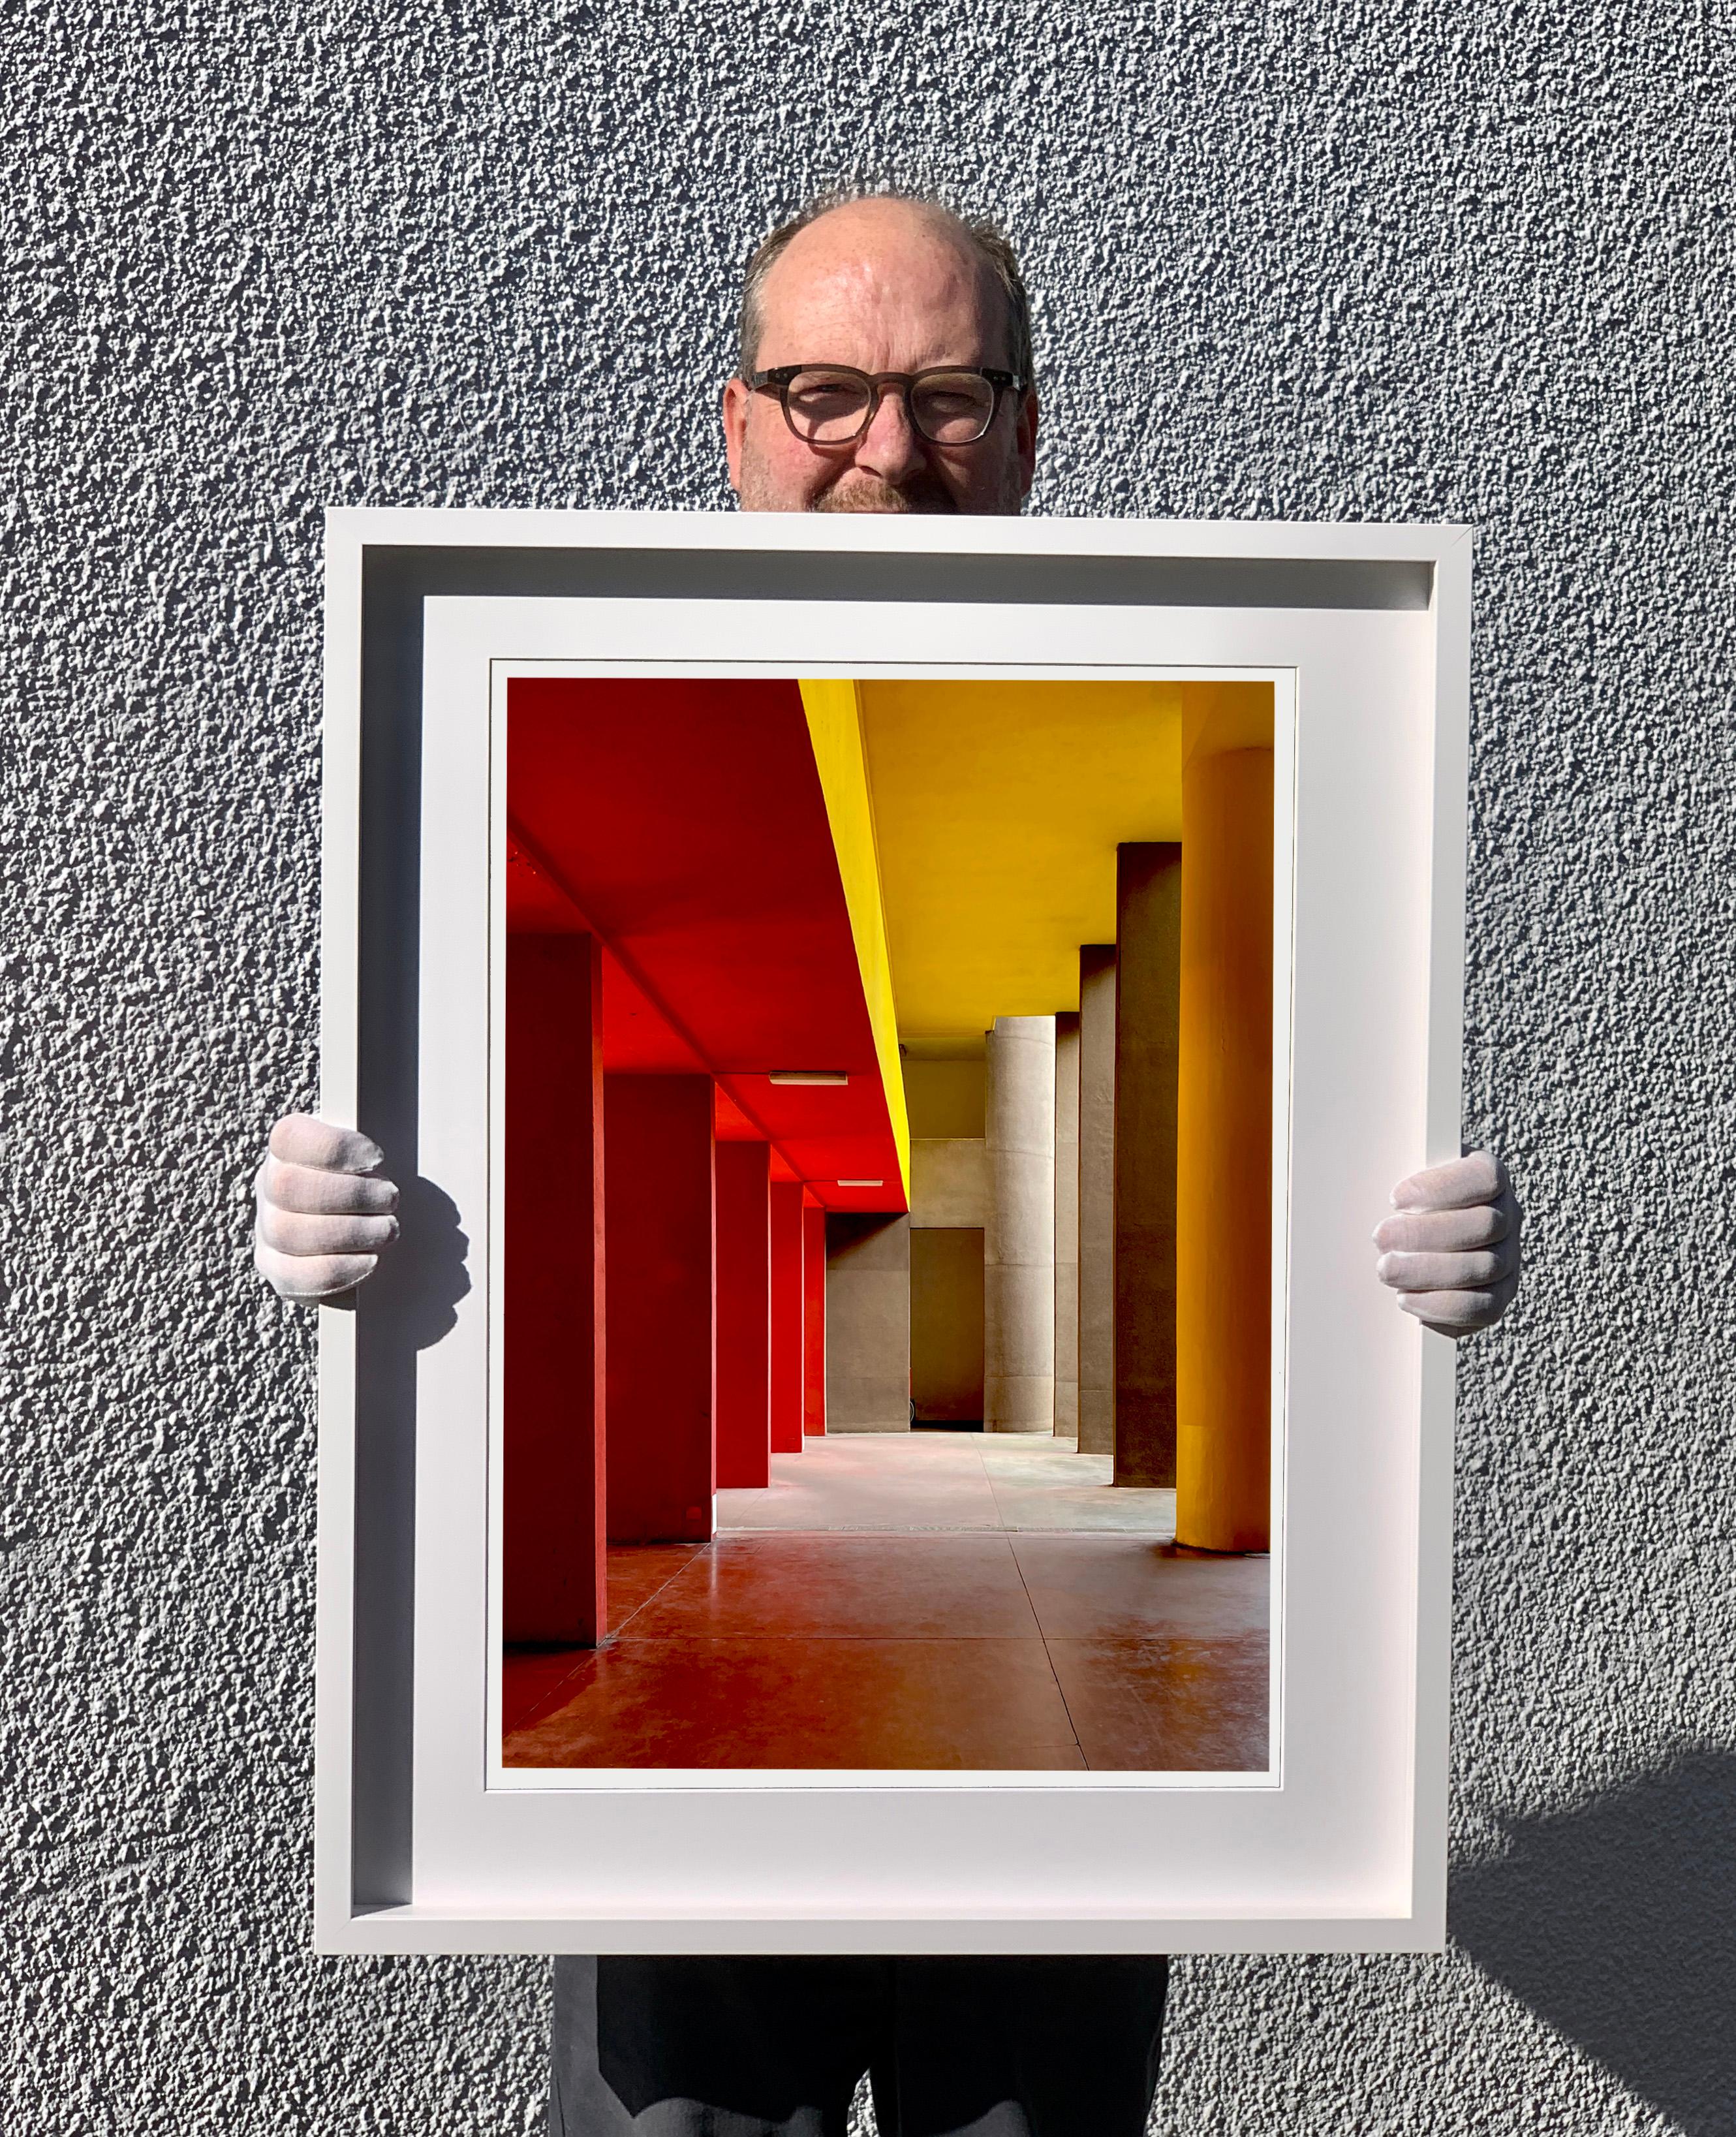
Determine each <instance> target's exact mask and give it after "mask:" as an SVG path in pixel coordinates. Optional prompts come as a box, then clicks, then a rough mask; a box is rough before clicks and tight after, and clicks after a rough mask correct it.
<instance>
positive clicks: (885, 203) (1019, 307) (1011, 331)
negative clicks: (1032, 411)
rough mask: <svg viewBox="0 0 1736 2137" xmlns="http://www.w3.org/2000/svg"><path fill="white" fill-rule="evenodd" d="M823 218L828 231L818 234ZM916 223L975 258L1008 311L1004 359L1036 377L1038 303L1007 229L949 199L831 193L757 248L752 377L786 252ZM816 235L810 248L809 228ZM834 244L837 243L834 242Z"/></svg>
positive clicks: (744, 358) (745, 329)
mask: <svg viewBox="0 0 1736 2137" xmlns="http://www.w3.org/2000/svg"><path fill="white" fill-rule="evenodd" d="M821 222H824V224H825V228H824V230H819V231H816V230H815V226H816V225H817V224H819V223H821ZM901 226H902V231H905V232H909V231H912V227H914V228H916V229H919V230H921V231H923V233H924V234H925V235H926V236H930V237H931V238H932V239H934V240H936V241H938V242H939V243H940V244H941V246H946V248H948V249H949V250H951V251H953V252H955V253H956V254H957V255H958V256H960V258H961V259H962V260H965V261H967V262H969V263H970V265H971V266H972V267H973V269H974V270H975V273H976V274H977V275H979V276H980V278H981V280H982V283H983V287H984V290H985V294H993V295H994V299H995V301H997V302H998V303H999V304H1000V305H1001V307H1002V308H1003V309H1004V314H1005V338H1004V343H1003V347H1004V355H1003V356H1002V357H1001V358H1000V359H999V361H1000V363H1001V364H1002V366H1003V367H1004V368H1005V369H1006V370H1008V371H1013V372H1017V373H1018V374H1019V377H1021V378H1023V379H1024V380H1025V381H1026V382H1030V381H1031V379H1032V377H1033V361H1032V348H1031V300H1030V297H1029V295H1028V293H1027V291H1026V289H1025V286H1024V277H1023V275H1021V274H1020V273H1019V261H1018V258H1017V256H1016V255H1015V254H1014V251H1013V247H1012V245H1011V243H1010V242H1009V240H1008V238H1007V237H1006V236H1005V234H1004V232H1003V231H1001V230H1000V229H999V227H998V226H996V225H995V224H994V223H992V222H990V221H988V220H987V219H986V218H985V217H965V216H962V215H960V214H958V213H956V211H954V210H953V209H951V208H950V207H946V205H945V204H944V203H943V202H940V201H936V200H930V199H928V198H927V197H926V196H925V195H922V194H920V193H845V194H835V195H834V194H829V195H826V196H824V197H822V198H821V199H819V200H817V201H814V202H810V204H809V205H808V206H807V207H805V208H804V209H802V211H801V212H800V214H798V215H795V216H792V217H790V221H788V222H785V223H780V225H779V226H778V227H777V228H776V230H774V231H772V232H771V235H770V236H768V237H766V238H765V239H764V240H763V241H761V244H760V245H759V246H757V248H756V251H755V252H754V255H753V257H752V258H751V260H749V261H748V263H747V271H746V275H744V276H743V277H742V309H741V314H740V318H739V322H738V338H737V362H738V363H739V365H740V368H741V372H742V377H744V378H746V377H748V376H749V375H750V374H751V372H755V371H756V370H758V369H759V368H761V358H760V343H761V338H762V335H763V333H764V323H765V309H764V291H765V289H766V283H767V281H768V280H770V279H771V276H772V275H773V273H774V272H775V270H776V268H777V265H778V263H779V262H780V260H782V259H783V257H784V256H785V253H787V252H790V251H792V250H795V251H796V253H797V266H798V268H800V265H801V264H802V261H803V258H804V256H805V254H807V253H811V252H813V251H815V249H816V244H815V241H816V240H817V241H819V246H822V247H823V248H824V251H826V252H828V253H832V254H834V255H835V253H836V252H837V251H839V249H840V248H841V247H842V246H844V244H845V243H847V242H848V240H849V238H850V237H856V238H858V239H859V240H860V241H863V242H864V243H865V244H872V242H873V240H874V239H875V238H876V237H877V236H878V237H892V238H894V240H896V236H897V234H898V233H899V232H900V231H901ZM810 231H813V232H814V233H815V235H814V238H812V239H809V240H808V242H807V243H806V244H805V245H804V240H805V238H807V235H808V233H809V232H810ZM827 241H830V242H829V243H828V242H827Z"/></svg>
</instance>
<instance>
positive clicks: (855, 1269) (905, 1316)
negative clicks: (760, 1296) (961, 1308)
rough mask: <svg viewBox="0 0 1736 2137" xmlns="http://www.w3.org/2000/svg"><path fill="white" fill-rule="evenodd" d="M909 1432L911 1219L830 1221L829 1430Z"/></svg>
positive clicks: (843, 1215)
mask: <svg viewBox="0 0 1736 2137" xmlns="http://www.w3.org/2000/svg"><path fill="white" fill-rule="evenodd" d="M909 1429H910V1219H909V1218H908V1217H886V1216H878V1215H857V1214H856V1213H854V1212H853V1211H834V1212H833V1213H832V1215H829V1217H828V1218H827V1219H826V1430H827V1431H828V1433H834V1432H908V1431H909Z"/></svg>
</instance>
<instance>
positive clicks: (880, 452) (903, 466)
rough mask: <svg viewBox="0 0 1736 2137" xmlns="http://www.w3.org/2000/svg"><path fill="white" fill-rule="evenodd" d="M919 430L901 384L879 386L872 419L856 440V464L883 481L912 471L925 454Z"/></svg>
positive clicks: (896, 479) (895, 479) (899, 478)
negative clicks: (879, 390)
mask: <svg viewBox="0 0 1736 2137" xmlns="http://www.w3.org/2000/svg"><path fill="white" fill-rule="evenodd" d="M925 458H926V455H925V454H924V452H923V450H922V436H921V432H920V431H918V430H917V426H916V425H915V424H914V423H912V421H911V420H910V408H909V406H908V404H907V402H906V400H905V397H904V388H903V387H902V386H888V387H883V388H882V389H881V393H880V405H879V406H878V408H876V409H875V411H874V417H873V421H872V422H871V423H870V424H869V425H868V428H867V430H865V431H863V434H862V436H861V437H860V438H858V440H857V441H856V465H857V466H858V467H861V468H866V469H867V470H868V471H869V473H870V474H872V475H878V476H879V477H880V478H881V479H882V480H883V482H899V481H902V480H903V479H905V478H906V477H907V476H908V475H913V474H914V473H915V472H916V470H917V469H918V468H919V467H921V465H922V464H923V461H924V460H925Z"/></svg>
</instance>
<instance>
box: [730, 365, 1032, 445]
mask: <svg viewBox="0 0 1736 2137" xmlns="http://www.w3.org/2000/svg"><path fill="white" fill-rule="evenodd" d="M747 383H748V384H749V385H750V386H751V387H752V388H753V390H754V392H756V393H775V394H776V396H777V397H778V399H779V400H780V402H782V403H783V408H784V421H785V422H786V423H787V424H788V425H789V426H790V429H791V430H792V431H794V432H795V435H796V436H797V437H799V438H800V439H802V440H803V441H805V443H806V444H808V445H853V444H854V442H855V441H856V440H857V439H858V438H859V437H860V436H862V434H863V431H866V430H867V429H868V426H869V424H870V423H872V422H873V420H874V416H875V414H876V412H877V411H878V408H879V406H880V403H881V402H882V401H883V399H884V397H885V396H886V392H887V387H892V386H897V387H902V390H903V394H904V405H905V406H906V407H907V409H908V410H909V411H910V420H911V421H912V423H913V424H915V426H916V427H917V430H918V431H920V432H921V435H922V436H924V437H925V438H926V439H927V440H928V441H929V442H930V443H931V445H975V443H976V441H977V440H978V439H979V438H980V437H983V436H985V434H986V433H987V431H988V428H989V426H990V424H991V423H992V422H993V421H994V415H995V411H996V410H997V409H998V408H999V406H1000V403H1001V397H1002V396H1003V395H1004V394H1006V393H1016V392H1021V391H1023V389H1024V383H1025V382H1024V379H1022V378H1021V377H1019V374H1018V373H1017V372H1013V371H979V370H975V369H959V368H953V367H951V366H937V367H936V368H935V369H933V370H931V371H916V372H911V371H883V372H878V373H870V372H866V371H855V370H853V369H852V368H850V366H849V364H847V363H782V364H780V365H779V366H778V367H777V368H776V370H775V371H756V372H754V373H753V375H752V377H751V378H749V380H748V381H747Z"/></svg>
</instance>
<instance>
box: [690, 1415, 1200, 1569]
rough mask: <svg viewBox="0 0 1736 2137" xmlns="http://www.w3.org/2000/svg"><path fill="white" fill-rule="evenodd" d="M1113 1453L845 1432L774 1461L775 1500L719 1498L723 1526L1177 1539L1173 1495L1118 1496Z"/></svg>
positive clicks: (738, 1530)
mask: <svg viewBox="0 0 1736 2137" xmlns="http://www.w3.org/2000/svg"><path fill="white" fill-rule="evenodd" d="M1110 1469H1111V1459H1110V1457H1109V1456H1108V1455H1106V1454H1081V1453H1078V1452H1077V1450H1076V1448H1075V1447H1074V1443H1073V1442H1072V1440H1070V1439H1054V1438H1048V1437H1038V1435H1037V1434H1024V1433H1000V1432H936V1431H930V1430H927V1429H924V1430H922V1431H920V1432H840V1433H829V1434H825V1435H824V1436H823V1437H816V1438H812V1439H810V1440H809V1442H808V1443H807V1445H806V1447H805V1448H804V1449H803V1451H802V1452H801V1453H800V1454H774V1455H773V1456H772V1458H771V1488H770V1489H769V1490H766V1491H746V1492H718V1494H717V1526H718V1528H719V1529H720V1531H721V1530H727V1531H729V1532H730V1533H731V1534H747V1533H751V1532H752V1531H758V1530H777V1531H787V1530H792V1529H800V1530H809V1531H814V1530H851V1529H855V1530H868V1531H879V1530H883V1529H885V1530H894V1531H899V1532H901V1533H904V1534H912V1533H915V1532H917V1531H925V1530H964V1531H970V1530H985V1531H990V1532H995V1531H999V1532H1005V1531H1023V1530H1045V1531H1053V1530H1079V1531H1090V1532H1091V1533H1092V1534H1096V1535H1127V1536H1156V1537H1160V1538H1161V1539H1162V1540H1163V1541H1165V1542H1167V1541H1169V1540H1171V1539H1172V1538H1173V1537H1174V1534H1175V1494H1174V1492H1153V1491H1140V1490H1135V1489H1131V1488H1129V1487H1126V1486H1125V1485H1124V1486H1123V1487H1121V1489H1120V1490H1117V1489H1116V1487H1115V1486H1114V1485H1112V1484H1111V1482H1110V1481H1109V1473H1110Z"/></svg>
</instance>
